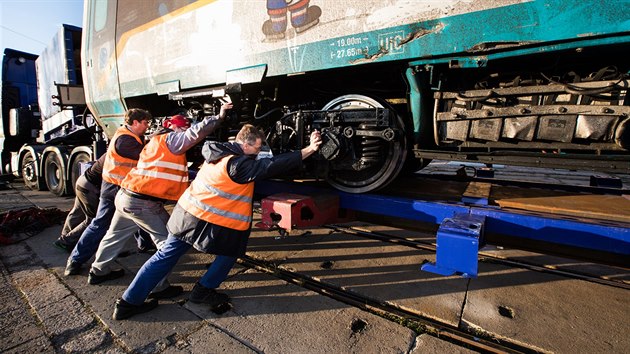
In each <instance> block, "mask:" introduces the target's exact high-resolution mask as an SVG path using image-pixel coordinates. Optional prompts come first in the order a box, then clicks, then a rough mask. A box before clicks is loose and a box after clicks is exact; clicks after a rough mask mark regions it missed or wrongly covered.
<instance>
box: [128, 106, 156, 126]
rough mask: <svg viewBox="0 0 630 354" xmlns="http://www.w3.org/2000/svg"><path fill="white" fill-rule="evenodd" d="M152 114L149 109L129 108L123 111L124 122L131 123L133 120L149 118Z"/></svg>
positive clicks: (139, 120)
mask: <svg viewBox="0 0 630 354" xmlns="http://www.w3.org/2000/svg"><path fill="white" fill-rule="evenodd" d="M151 119H153V116H152V115H151V113H149V111H147V110H144V109H140V108H131V109H129V110H128V111H127V113H125V124H127V125H133V122H134V121H136V120H137V121H138V122H142V121H143V120H149V121H150V120H151Z"/></svg>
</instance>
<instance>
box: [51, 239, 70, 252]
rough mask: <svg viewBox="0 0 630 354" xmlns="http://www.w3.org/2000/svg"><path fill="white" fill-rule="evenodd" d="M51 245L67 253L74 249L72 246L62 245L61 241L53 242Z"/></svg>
mask: <svg viewBox="0 0 630 354" xmlns="http://www.w3.org/2000/svg"><path fill="white" fill-rule="evenodd" d="M53 245H54V246H55V247H57V248H59V249H60V250H62V251H66V252H68V253H71V252H72V249H74V245H68V244H66V243H63V241H61V240H56V241H55V242H53Z"/></svg>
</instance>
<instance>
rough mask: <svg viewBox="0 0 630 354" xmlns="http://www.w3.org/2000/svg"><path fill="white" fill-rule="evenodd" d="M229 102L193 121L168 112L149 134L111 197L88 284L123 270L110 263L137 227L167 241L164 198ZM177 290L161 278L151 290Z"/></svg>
mask: <svg viewBox="0 0 630 354" xmlns="http://www.w3.org/2000/svg"><path fill="white" fill-rule="evenodd" d="M231 108H232V103H225V104H223V105H222V106H221V110H220V112H219V115H218V116H210V117H206V118H205V119H204V120H203V121H201V122H199V123H196V124H194V125H192V126H191V125H190V121H189V120H188V119H187V118H185V117H184V116H182V115H176V116H173V117H171V118H170V119H168V120H166V121H165V123H164V125H165V129H163V130H161V131H159V132H157V133H156V135H154V136H153V137H152V138H151V140H150V141H149V143H147V145H146V146H145V148H144V149H143V150H142V153H141V154H140V159H139V161H138V165H137V166H136V167H135V168H134V169H132V170H131V172H130V173H129V174H128V175H127V176H126V177H125V179H124V180H123V182H122V184H121V189H120V191H119V192H118V195H117V196H116V200H115V204H116V212H115V214H114V217H113V219H112V224H111V226H110V228H109V230H108V232H107V234H106V235H105V237H104V238H103V240H102V241H101V243H100V245H99V248H98V251H97V252H96V258H95V260H94V263H92V267H91V269H90V273H89V276H88V283H89V284H99V283H102V282H104V281H107V280H111V279H116V278H119V277H121V276H123V275H124V270H123V269H112V268H113V266H114V260H115V259H116V257H117V256H118V254H119V253H120V252H121V251H122V250H123V248H124V246H125V244H126V243H127V241H128V239H129V238H130V237H131V234H133V232H134V231H136V230H137V229H138V228H140V229H142V230H144V231H146V232H148V233H149V234H150V235H151V238H152V239H153V241H154V242H155V244H156V246H157V248H158V249H159V248H160V246H161V245H162V244H163V243H164V241H166V238H167V237H168V231H167V230H166V222H167V221H168V219H169V214H168V212H167V211H166V209H165V208H164V203H165V202H166V201H177V200H178V199H179V197H180V196H181V195H182V194H183V193H184V191H185V190H186V188H188V185H189V182H188V161H187V160H186V151H188V150H189V149H190V148H192V147H193V146H195V145H196V144H197V143H198V142H200V141H201V140H203V139H204V138H205V137H206V136H207V135H209V134H211V133H212V132H213V131H215V130H216V128H217V127H218V126H219V125H220V123H221V122H222V121H223V119H224V118H225V117H226V115H227V111H228V110H230V109H231ZM182 291H183V288H182V287H181V286H170V285H169V284H168V282H167V281H166V280H164V281H163V282H161V283H160V284H159V285H158V286H157V287H156V288H155V291H154V292H153V293H152V294H151V296H152V297H155V298H169V297H174V296H177V295H179V294H181V293H182Z"/></svg>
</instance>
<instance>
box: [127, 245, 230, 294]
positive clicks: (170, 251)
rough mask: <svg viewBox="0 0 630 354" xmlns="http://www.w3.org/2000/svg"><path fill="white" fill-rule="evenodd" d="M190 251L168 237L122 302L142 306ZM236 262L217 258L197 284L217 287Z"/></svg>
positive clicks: (132, 284)
mask: <svg viewBox="0 0 630 354" xmlns="http://www.w3.org/2000/svg"><path fill="white" fill-rule="evenodd" d="M191 247H192V246H191V245H189V244H188V243H186V242H184V241H182V240H180V239H178V238H176V237H174V236H173V235H168V238H167V239H166V242H164V244H163V245H162V247H161V248H160V249H159V250H158V251H157V252H156V253H155V254H154V255H153V256H151V258H149V259H148V260H147V261H146V263H144V265H143V266H142V268H140V270H139V271H138V274H136V277H135V278H133V281H132V282H131V284H129V287H128V288H127V290H125V293H124V294H123V296H122V299H123V300H125V301H126V302H128V303H130V304H132V305H141V304H142V303H143V302H144V300H146V298H147V296H149V293H150V292H151V291H152V290H153V288H154V287H155V286H156V285H157V284H158V283H159V282H160V280H162V279H163V278H164V277H165V276H167V275H168V274H169V273H170V271H171V270H172V269H173V267H175V265H176V264H177V261H178V260H179V258H181V256H183V255H184V254H186V252H188V250H189V249H190V248H191ZM235 262H236V257H228V256H216V258H215V260H214V262H212V265H211V266H210V268H208V270H207V271H206V273H205V274H204V275H203V276H202V277H201V279H200V280H199V283H200V284H201V285H203V286H204V287H206V288H211V289H214V288H217V287H219V285H221V283H223V281H224V280H225V278H227V276H228V274H229V273H230V270H231V269H232V267H233V266H234V263H235Z"/></svg>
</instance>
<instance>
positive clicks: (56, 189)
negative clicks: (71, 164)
mask: <svg viewBox="0 0 630 354" xmlns="http://www.w3.org/2000/svg"><path fill="white" fill-rule="evenodd" d="M44 179H45V180H46V186H47V187H48V190H49V191H51V192H52V193H54V194H56V195H58V196H62V195H64V193H65V189H66V188H65V187H66V178H65V173H64V167H63V161H61V157H60V156H59V154H57V153H56V152H54V151H52V152H51V153H49V154H48V155H47V156H46V160H45V161H44Z"/></svg>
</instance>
